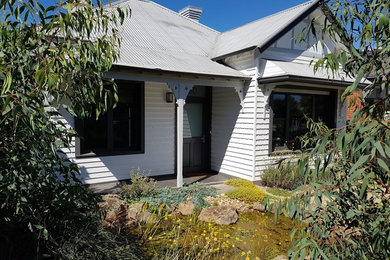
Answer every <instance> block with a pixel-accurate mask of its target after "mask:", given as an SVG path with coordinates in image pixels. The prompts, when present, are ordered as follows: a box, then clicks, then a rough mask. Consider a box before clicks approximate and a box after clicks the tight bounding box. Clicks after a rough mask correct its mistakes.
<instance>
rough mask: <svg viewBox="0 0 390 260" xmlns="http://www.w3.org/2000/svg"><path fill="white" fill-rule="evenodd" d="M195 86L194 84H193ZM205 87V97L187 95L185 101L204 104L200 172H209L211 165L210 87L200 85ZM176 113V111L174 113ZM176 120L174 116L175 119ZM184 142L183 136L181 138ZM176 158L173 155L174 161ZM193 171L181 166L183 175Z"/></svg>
mask: <svg viewBox="0 0 390 260" xmlns="http://www.w3.org/2000/svg"><path fill="white" fill-rule="evenodd" d="M194 87H196V86H194ZM201 87H205V90H206V97H191V96H188V97H187V98H186V104H187V103H202V104H203V106H204V109H203V115H202V117H203V118H202V120H203V132H204V136H205V144H204V155H203V160H204V169H202V170H200V172H209V171H210V168H211V165H210V161H211V158H210V156H211V108H212V102H211V101H212V87H209V86H201ZM176 109H177V106H175V110H176ZM175 114H177V113H175ZM176 120H177V118H176V116H175V121H176ZM176 128H177V127H176V124H175V132H177V131H176V130H177V129H176ZM183 142H184V138H183ZM176 149H177V144H176V143H175V150H176ZM176 160H177V158H176V157H175V161H176ZM191 173H193V171H188V170H187V171H186V170H185V169H184V167H183V174H184V176H188V175H189V174H191Z"/></svg>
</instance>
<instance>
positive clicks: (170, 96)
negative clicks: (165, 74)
mask: <svg viewBox="0 0 390 260" xmlns="http://www.w3.org/2000/svg"><path fill="white" fill-rule="evenodd" d="M165 100H166V101H167V103H173V93H172V92H167V93H166V94H165Z"/></svg>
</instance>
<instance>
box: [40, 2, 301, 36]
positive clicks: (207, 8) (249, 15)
mask: <svg viewBox="0 0 390 260" xmlns="http://www.w3.org/2000/svg"><path fill="white" fill-rule="evenodd" d="M39 1H40V2H41V3H42V4H44V5H45V6H47V5H50V4H53V3H54V2H56V1H55V0H39ZM103 1H104V2H107V0H103ZM111 1H112V2H114V1H113V0H111ZM307 1H308V0H241V1H240V0H154V2H156V3H158V4H160V5H162V6H165V7H167V8H169V9H171V10H173V11H179V10H181V9H182V8H184V7H186V6H188V5H192V6H196V7H200V8H202V9H203V14H202V16H201V18H200V23H202V24H204V25H207V26H209V27H211V28H213V29H215V30H217V31H220V32H223V31H227V30H229V29H233V28H235V27H237V26H241V25H244V24H246V23H249V22H251V21H254V20H257V19H259V18H262V17H264V16H267V15H270V14H273V13H276V12H278V11H282V10H284V9H287V8H289V7H292V6H295V5H299V4H301V3H304V2H307Z"/></svg>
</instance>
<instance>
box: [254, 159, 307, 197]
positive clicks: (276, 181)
mask: <svg viewBox="0 0 390 260" xmlns="http://www.w3.org/2000/svg"><path fill="white" fill-rule="evenodd" d="M304 181H305V178H304V175H303V174H299V172H298V166H297V165H292V164H290V163H286V164H280V165H279V167H270V168H268V169H266V170H265V171H264V172H263V174H262V175H261V183H262V184H263V185H265V186H268V187H279V188H282V189H289V190H293V189H295V188H297V187H299V186H301V185H303V184H304Z"/></svg>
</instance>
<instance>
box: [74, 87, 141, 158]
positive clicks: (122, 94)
mask: <svg viewBox="0 0 390 260" xmlns="http://www.w3.org/2000/svg"><path fill="white" fill-rule="evenodd" d="M116 83H117V85H118V96H119V101H118V103H117V105H116V107H115V108H112V107H110V108H108V110H107V112H106V113H105V114H104V115H101V116H100V117H99V119H98V120H96V117H95V116H92V117H91V118H86V119H84V120H83V121H82V122H80V121H79V123H78V124H79V126H78V130H79V133H80V135H81V137H82V138H81V140H80V152H79V153H80V154H87V155H88V154H89V155H109V154H121V153H142V152H143V123H144V122H143V120H144V119H143V109H144V87H143V84H141V83H137V82H131V81H122V80H118V81H117V82H116Z"/></svg>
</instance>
